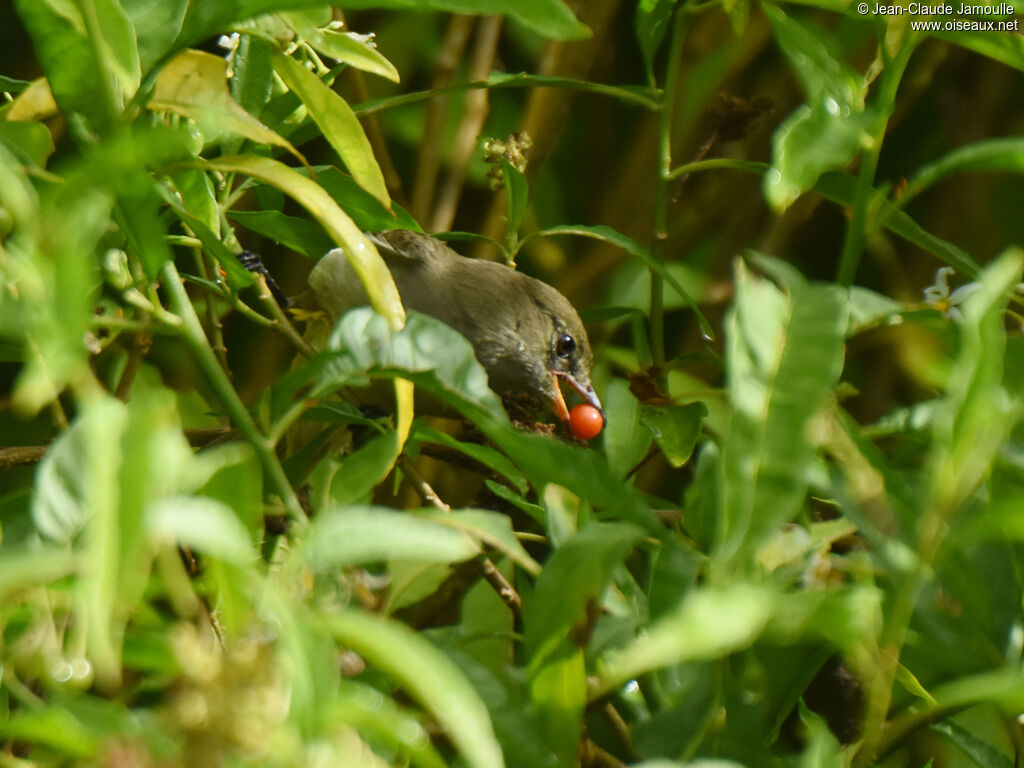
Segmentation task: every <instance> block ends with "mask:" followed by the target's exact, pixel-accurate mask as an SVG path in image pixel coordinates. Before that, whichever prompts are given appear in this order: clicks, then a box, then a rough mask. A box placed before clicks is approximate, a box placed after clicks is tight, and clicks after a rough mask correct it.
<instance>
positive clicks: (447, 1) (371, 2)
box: [346, 0, 590, 40]
mask: <svg viewBox="0 0 1024 768" xmlns="http://www.w3.org/2000/svg"><path fill="white" fill-rule="evenodd" d="M346 7H347V8H395V9H401V10H408V11H428V10H429V11H450V12H452V13H471V14H479V15H481V16H492V15H497V14H507V15H508V16H511V17H512V18H514V19H516V20H517V21H520V22H522V23H523V24H524V25H525V26H527V27H528V28H529V29H531V30H533V31H534V32H536V33H537V34H538V35H540V36H542V37H546V38H549V39H552V40H583V39H585V38H587V37H590V29H589V28H588V27H587V26H586V25H585V24H581V23H580V22H579V21H578V20H577V19H576V17H575V16H573V14H572V11H571V10H569V7H568V6H567V5H566V4H565V3H564V2H562V0H517V1H513V0H352V1H351V2H349V3H346Z"/></svg>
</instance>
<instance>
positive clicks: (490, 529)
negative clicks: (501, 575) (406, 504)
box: [418, 509, 541, 576]
mask: <svg viewBox="0 0 1024 768" xmlns="http://www.w3.org/2000/svg"><path fill="white" fill-rule="evenodd" d="M418 514H419V515H421V516H424V517H428V518H429V519H431V520H433V521H435V522H436V523H438V524H439V525H443V526H447V527H449V528H453V529H455V530H457V531H463V532H465V533H467V534H469V535H470V536H472V537H473V539H474V540H475V541H478V542H480V544H482V545H483V546H486V547H488V548H489V549H493V550H495V551H496V552H499V553H501V554H502V555H504V556H505V557H507V558H508V559H509V560H511V561H512V562H513V563H515V564H516V565H518V566H519V567H520V568H522V569H523V570H524V571H526V572H527V573H529V574H530V575H531V576H536V575H537V574H539V573H540V571H541V567H540V564H539V563H538V562H537V561H536V560H534V559H533V558H532V557H530V555H529V554H528V553H527V551H526V550H525V549H523V545H522V544H520V543H519V539H518V538H517V537H516V533H515V531H514V530H512V521H511V520H510V519H509V517H508V516H507V515H505V514H502V513H500V512H492V511H490V510H487V509H457V510H453V511H452V512H442V511H441V510H434V509H424V510H421V511H420V512H419V513H418Z"/></svg>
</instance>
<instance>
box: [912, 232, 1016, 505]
mask: <svg viewBox="0 0 1024 768" xmlns="http://www.w3.org/2000/svg"><path fill="white" fill-rule="evenodd" d="M1022 265H1024V253H1022V252H1021V250H1020V249H1017V248H1012V249H1009V250H1007V251H1006V252H1005V253H1003V254H1002V255H1001V256H1000V257H999V258H998V259H996V260H995V261H994V262H992V263H991V264H989V265H988V266H987V267H986V268H985V270H984V271H983V272H982V273H981V275H980V276H979V280H978V288H977V289H976V290H975V291H974V292H973V293H972V294H971V295H970V296H968V297H967V299H966V300H965V301H964V302H963V303H962V304H961V305H960V307H959V309H960V311H961V313H962V317H963V320H962V322H961V323H960V324H959V330H960V351H959V354H958V355H957V356H956V358H955V359H954V361H953V365H952V369H951V370H950V375H949V381H948V383H947V385H946V397H945V398H944V399H943V401H942V404H941V405H940V407H939V409H938V410H937V412H936V414H935V426H934V429H933V435H932V437H933V441H932V445H931V456H930V468H931V476H932V478H933V483H934V487H933V491H932V493H933V498H932V499H931V501H930V508H934V509H935V510H937V512H936V513H937V514H938V513H942V514H945V515H948V514H951V513H952V512H953V511H955V510H956V509H957V508H958V507H959V505H960V504H962V503H963V502H964V500H966V499H967V497H968V496H969V495H970V494H971V493H973V492H974V490H975V488H976V487H977V485H978V484H979V483H980V482H981V481H982V480H983V478H984V477H985V476H986V475H987V473H988V472H989V468H990V466H991V464H992V461H993V459H994V457H995V455H996V454H997V452H998V451H999V450H1000V446H1001V445H1002V444H1003V442H1004V441H1005V440H1006V438H1007V437H1008V436H1009V433H1010V430H1011V429H1012V428H1013V426H1014V424H1015V423H1016V422H1017V420H1019V419H1020V417H1021V415H1022V412H1024V404H1022V403H1021V402H1020V401H1018V400H1016V399H1014V398H1011V397H1009V395H1008V393H1007V392H1006V390H1005V388H1004V387H1003V359H1004V356H1005V353H1006V330H1005V327H1004V319H1003V313H1004V311H1005V309H1006V305H1007V302H1008V300H1009V296H1010V293H1011V291H1013V290H1014V287H1015V286H1016V284H1017V283H1018V282H1019V281H1020V278H1021V268H1022Z"/></svg>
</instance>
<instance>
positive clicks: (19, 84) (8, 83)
mask: <svg viewBox="0 0 1024 768" xmlns="http://www.w3.org/2000/svg"><path fill="white" fill-rule="evenodd" d="M31 84H32V83H31V81H29V80H19V79H18V78H16V77H8V76H7V75H0V92H3V93H10V94H12V95H13V94H17V93H21V92H22V91H24V90H25V89H26V88H28V87H29V86H30V85H31Z"/></svg>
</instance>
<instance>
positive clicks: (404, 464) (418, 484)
mask: <svg viewBox="0 0 1024 768" xmlns="http://www.w3.org/2000/svg"><path fill="white" fill-rule="evenodd" d="M399 463H400V465H401V468H402V471H403V472H405V474H406V477H408V478H409V480H410V482H412V484H413V487H414V488H415V489H416V492H417V493H418V494H419V495H420V497H421V498H422V499H423V500H424V501H425V502H427V503H428V504H430V505H431V506H433V507H436V508H437V509H440V510H441V511H443V512H451V511H452V508H451V507H450V506H449V505H448V504H446V503H445V502H444V501H443V500H442V499H441V497H440V496H438V495H437V492H436V491H435V490H434V489H433V488H432V487H431V486H430V483H428V482H427V481H426V479H425V478H424V477H423V475H421V474H420V472H419V470H418V469H416V466H415V465H414V464H413V463H412V462H411V461H410V460H409V458H408V457H407V456H403V457H402V458H401V459H400V460H399ZM474 562H475V563H476V567H477V569H478V570H479V572H480V575H481V576H483V577H484V580H485V581H486V582H487V583H488V584H490V585H491V588H492V589H494V591H495V592H496V593H497V594H498V597H500V598H501V601H502V602H503V603H505V605H507V606H508V608H509V610H511V611H512V613H513V614H514V615H515V616H516V617H519V615H520V613H521V611H522V607H523V600H522V598H521V597H519V593H518V592H516V589H515V587H513V586H512V585H511V584H510V583H509V581H508V579H506V578H505V575H504V574H503V573H502V572H501V571H499V570H498V566H496V565H495V564H494V561H493V560H491V558H489V557H488V556H487V555H485V554H480V555H478V556H477V557H476V559H475V561H474Z"/></svg>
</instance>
